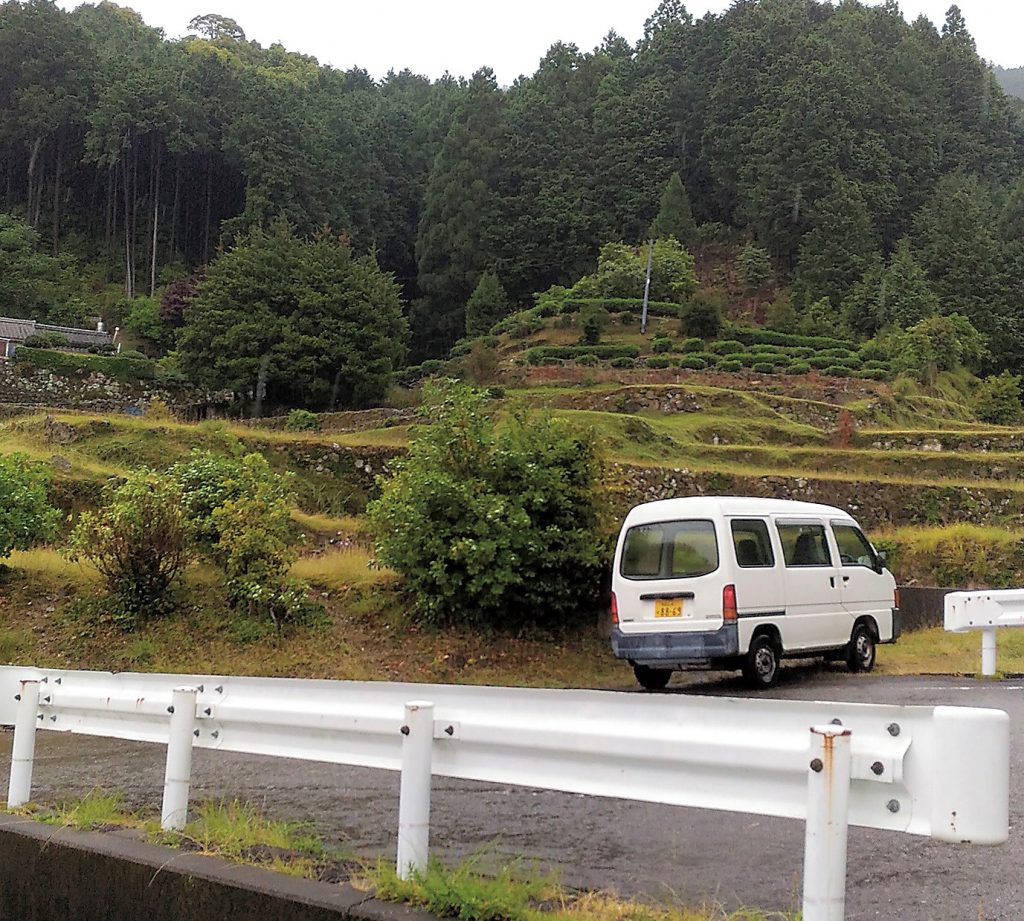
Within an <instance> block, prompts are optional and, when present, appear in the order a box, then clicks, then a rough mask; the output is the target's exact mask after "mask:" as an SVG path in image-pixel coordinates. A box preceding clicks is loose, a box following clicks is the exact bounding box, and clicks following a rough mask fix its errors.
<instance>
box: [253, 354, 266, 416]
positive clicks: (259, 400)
mask: <svg viewBox="0 0 1024 921" xmlns="http://www.w3.org/2000/svg"><path fill="white" fill-rule="evenodd" d="M269 374H270V354H269V353H268V354H266V355H264V356H263V357H262V358H261V359H260V369H259V372H258V373H257V375H256V393H255V399H254V400H253V401H252V418H253V419H259V418H260V416H262V415H263V401H264V399H266V396H267V377H268V375H269Z"/></svg>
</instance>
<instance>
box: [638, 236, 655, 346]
mask: <svg viewBox="0 0 1024 921" xmlns="http://www.w3.org/2000/svg"><path fill="white" fill-rule="evenodd" d="M653 264H654V237H651V245H650V247H649V248H648V250H647V280H646V281H645V282H644V310H643V313H642V314H641V315H640V335H641V336H642V335H644V334H645V333H646V332H647V304H648V302H649V301H650V299H651V266H652V265H653Z"/></svg>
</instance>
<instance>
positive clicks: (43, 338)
mask: <svg viewBox="0 0 1024 921" xmlns="http://www.w3.org/2000/svg"><path fill="white" fill-rule="evenodd" d="M70 344H71V343H70V342H69V341H68V337H67V336H65V335H64V334H63V333H33V334H32V335H31V336H26V337H25V341H24V343H23V345H24V346H26V347H27V348H30V349H63V348H67V347H68V346H69V345H70Z"/></svg>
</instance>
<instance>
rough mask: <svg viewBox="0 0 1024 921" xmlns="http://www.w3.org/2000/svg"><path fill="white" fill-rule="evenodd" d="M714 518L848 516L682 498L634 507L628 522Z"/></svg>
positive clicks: (741, 500)
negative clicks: (719, 516) (715, 516)
mask: <svg viewBox="0 0 1024 921" xmlns="http://www.w3.org/2000/svg"><path fill="white" fill-rule="evenodd" d="M714 515H728V516H737V515H792V516H794V517H799V516H801V515H815V516H818V517H821V516H828V517H839V518H849V519H851V520H852V517H853V516H852V515H850V513H849V512H847V511H845V510H844V509H841V508H836V507H835V506H834V505H820V504H819V503H817V502H796V501H794V500H792V499H759V498H757V497H755V496H686V497H684V498H680V499H661V500H659V501H657V502H645V503H643V504H642V505H637V506H634V507H633V509H631V510H630V513H629V515H628V516H627V519H628V520H630V521H636V520H638V519H639V520H642V521H664V520H666V519H670V518H683V517H685V518H694V517H710V516H714Z"/></svg>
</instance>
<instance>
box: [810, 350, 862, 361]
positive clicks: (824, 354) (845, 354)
mask: <svg viewBox="0 0 1024 921" xmlns="http://www.w3.org/2000/svg"><path fill="white" fill-rule="evenodd" d="M855 355H856V353H855V352H854V351H853V350H852V349H819V351H818V358H841V359H844V360H845V359H847V358H853V357H854V356H855Z"/></svg>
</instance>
